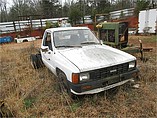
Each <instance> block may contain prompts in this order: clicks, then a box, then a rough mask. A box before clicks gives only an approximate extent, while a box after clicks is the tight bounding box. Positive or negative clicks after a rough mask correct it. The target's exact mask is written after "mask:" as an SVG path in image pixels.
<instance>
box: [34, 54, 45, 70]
mask: <svg viewBox="0 0 157 118" xmlns="http://www.w3.org/2000/svg"><path fill="white" fill-rule="evenodd" d="M36 57H37V61H38V67H39V68H42V67H43V66H44V64H43V61H42V58H41V54H36Z"/></svg>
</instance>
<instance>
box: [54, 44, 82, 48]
mask: <svg viewBox="0 0 157 118" xmlns="http://www.w3.org/2000/svg"><path fill="white" fill-rule="evenodd" d="M62 47H63V48H73V47H80V48H81V47H82V46H80V45H59V46H56V48H62Z"/></svg>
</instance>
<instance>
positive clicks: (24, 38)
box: [14, 36, 36, 43]
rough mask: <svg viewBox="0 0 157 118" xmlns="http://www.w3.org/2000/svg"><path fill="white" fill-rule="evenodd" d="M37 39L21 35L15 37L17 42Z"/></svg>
mask: <svg viewBox="0 0 157 118" xmlns="http://www.w3.org/2000/svg"><path fill="white" fill-rule="evenodd" d="M34 40H36V38H35V37H28V36H27V37H19V38H15V39H14V41H15V42H16V43H22V42H28V41H34Z"/></svg>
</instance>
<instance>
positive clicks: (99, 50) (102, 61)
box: [59, 45, 136, 72]
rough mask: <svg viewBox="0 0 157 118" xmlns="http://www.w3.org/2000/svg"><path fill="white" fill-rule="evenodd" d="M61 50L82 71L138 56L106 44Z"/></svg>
mask: <svg viewBox="0 0 157 118" xmlns="http://www.w3.org/2000/svg"><path fill="white" fill-rule="evenodd" d="M59 52H60V53H61V54H62V55H63V56H64V57H65V58H67V59H68V60H69V61H70V62H71V63H73V64H74V65H75V66H76V67H78V69H79V70H80V72H84V71H89V70H94V69H98V68H104V67H108V66H112V65H117V64H121V63H126V62H129V61H132V60H135V59H136V58H135V57H134V56H132V55H130V54H128V53H125V52H123V51H120V50H118V49H115V48H112V47H109V46H106V45H90V46H83V47H82V48H69V49H64V50H59Z"/></svg>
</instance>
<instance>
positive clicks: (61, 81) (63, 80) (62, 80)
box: [58, 72, 75, 99]
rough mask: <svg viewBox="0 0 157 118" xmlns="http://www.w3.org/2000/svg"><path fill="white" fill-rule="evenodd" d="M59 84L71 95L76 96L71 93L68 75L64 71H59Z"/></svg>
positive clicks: (62, 89) (61, 88)
mask: <svg viewBox="0 0 157 118" xmlns="http://www.w3.org/2000/svg"><path fill="white" fill-rule="evenodd" d="M58 79H59V86H60V90H61V91H63V92H64V91H65V92H67V93H68V95H69V97H71V98H72V99H73V98H75V95H74V94H73V93H71V91H70V87H69V85H68V82H67V77H66V75H65V74H64V73H63V72H58Z"/></svg>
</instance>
